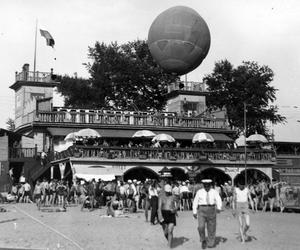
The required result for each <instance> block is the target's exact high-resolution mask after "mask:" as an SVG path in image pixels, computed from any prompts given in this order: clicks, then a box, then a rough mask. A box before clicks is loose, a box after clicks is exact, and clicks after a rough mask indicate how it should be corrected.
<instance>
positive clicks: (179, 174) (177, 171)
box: [171, 168, 189, 181]
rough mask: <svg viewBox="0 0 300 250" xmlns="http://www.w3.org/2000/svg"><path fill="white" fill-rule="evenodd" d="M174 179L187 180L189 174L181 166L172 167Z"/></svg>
mask: <svg viewBox="0 0 300 250" xmlns="http://www.w3.org/2000/svg"><path fill="white" fill-rule="evenodd" d="M171 174H172V180H174V181H185V180H188V179H189V176H188V174H187V173H185V171H184V170H183V169H181V168H171Z"/></svg>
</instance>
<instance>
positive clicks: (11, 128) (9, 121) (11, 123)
mask: <svg viewBox="0 0 300 250" xmlns="http://www.w3.org/2000/svg"><path fill="white" fill-rule="evenodd" d="M6 125H7V126H6V129H7V130H9V131H14V130H15V129H16V125H15V121H14V120H13V119H12V118H8V119H7V121H6Z"/></svg>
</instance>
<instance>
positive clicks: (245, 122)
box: [244, 102, 247, 185]
mask: <svg viewBox="0 0 300 250" xmlns="http://www.w3.org/2000/svg"><path fill="white" fill-rule="evenodd" d="M246 135H247V104H246V102H244V154H245V185H247V137H246Z"/></svg>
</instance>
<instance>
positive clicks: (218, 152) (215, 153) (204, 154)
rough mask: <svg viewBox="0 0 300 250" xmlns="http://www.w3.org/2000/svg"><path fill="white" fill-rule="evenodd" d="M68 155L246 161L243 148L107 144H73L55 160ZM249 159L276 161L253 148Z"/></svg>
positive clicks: (109, 157) (265, 152) (267, 153)
mask: <svg viewBox="0 0 300 250" xmlns="http://www.w3.org/2000/svg"><path fill="white" fill-rule="evenodd" d="M68 157H82V158H87V157H98V158H99V157H100V158H107V159H141V160H145V159H162V160H171V161H174V160H216V161H218V160H223V161H224V160H225V161H237V162H238V161H240V162H244V161H245V154H244V152H243V151H241V150H231V149H200V148H138V147H105V146H80V145H76V146H72V147H70V148H69V149H68V150H66V151H63V152H61V153H56V155H55V160H59V159H64V158H68ZM247 160H248V161H269V162H271V161H272V162H274V161H275V157H274V153H273V151H268V150H252V151H251V152H248V153H247Z"/></svg>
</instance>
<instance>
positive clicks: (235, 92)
mask: <svg viewBox="0 0 300 250" xmlns="http://www.w3.org/2000/svg"><path fill="white" fill-rule="evenodd" d="M273 77H274V73H273V71H272V70H271V69H270V68H269V67H268V66H260V65H258V64H257V63H256V62H243V63H242V65H240V66H238V67H236V68H234V67H233V65H232V64H231V63H230V62H229V61H227V60H223V61H219V62H217V63H216V64H215V67H214V70H213V73H211V74H209V75H206V76H205V77H204V79H203V80H204V82H205V83H206V84H207V86H208V91H209V94H208V98H207V106H208V108H209V110H216V109H222V108H224V107H225V108H226V110H227V115H228V121H229V124H230V126H231V127H232V128H237V129H238V132H241V131H243V130H244V107H246V115H247V116H246V118H247V119H246V121H247V127H246V131H247V136H249V135H250V134H254V133H256V132H257V133H259V134H263V135H266V136H268V130H267V128H266V122H267V121H270V122H272V123H274V124H276V123H280V122H284V121H285V117H283V116H281V115H280V114H278V113H277V112H278V108H277V107H276V106H273V105H270V104H271V103H273V102H274V101H275V100H276V96H275V94H276V91H277V89H275V88H274V87H272V86H270V83H271V82H272V80H273ZM244 105H246V106H244Z"/></svg>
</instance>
